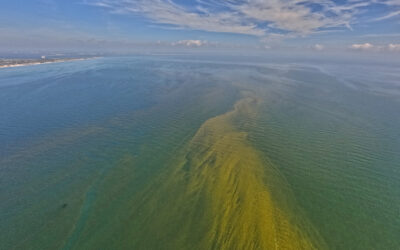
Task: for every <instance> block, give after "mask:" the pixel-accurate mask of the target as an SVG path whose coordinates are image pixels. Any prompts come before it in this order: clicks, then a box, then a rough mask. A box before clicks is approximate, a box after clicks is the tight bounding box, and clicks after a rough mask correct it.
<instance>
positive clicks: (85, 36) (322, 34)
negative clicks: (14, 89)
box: [0, 0, 400, 52]
mask: <svg viewBox="0 0 400 250" xmlns="http://www.w3.org/2000/svg"><path fill="white" fill-rule="evenodd" d="M0 47H1V49H3V50H7V49H8V50H18V49H63V48H65V49H74V48H82V49H85V48H93V49H102V48H107V49H113V48H114V49H132V48H144V47H146V48H157V47H171V48H199V47H208V48H243V49H248V48H251V49H265V50H268V49H288V48H290V49H298V50H304V49H311V50H316V51H322V50H349V49H351V50H358V51H369V52H400V0H362V1H361V0H69V1H65V0H13V1H9V0H0Z"/></svg>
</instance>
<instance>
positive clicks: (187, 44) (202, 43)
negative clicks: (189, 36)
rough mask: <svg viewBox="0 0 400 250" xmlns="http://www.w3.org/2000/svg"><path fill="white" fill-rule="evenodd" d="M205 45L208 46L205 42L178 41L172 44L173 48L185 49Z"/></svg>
mask: <svg viewBox="0 0 400 250" xmlns="http://www.w3.org/2000/svg"><path fill="white" fill-rule="evenodd" d="M207 44H208V42H207V41H202V40H180V41H177V42H174V43H172V45H173V46H177V45H181V46H186V47H201V46H204V45H207Z"/></svg>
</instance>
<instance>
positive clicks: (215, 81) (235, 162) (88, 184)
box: [0, 57, 400, 249]
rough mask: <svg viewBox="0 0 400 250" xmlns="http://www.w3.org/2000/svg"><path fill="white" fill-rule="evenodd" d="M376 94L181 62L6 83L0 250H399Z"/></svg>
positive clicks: (395, 198)
mask: <svg viewBox="0 0 400 250" xmlns="http://www.w3.org/2000/svg"><path fill="white" fill-rule="evenodd" d="M367 69H370V68H367ZM359 70H360V69H359ZM362 70H366V69H364V68H363V69H362ZM335 72H336V71H335ZM399 79H400V78H399ZM382 82H383V83H385V85H384V86H385V88H384V87H382V85H383V83H380V82H376V83H375V84H376V85H377V86H378V87H375V85H374V84H373V83H369V84H368V85H366V84H364V83H363V82H362V80H361V79H358V81H356V80H353V79H352V84H351V85H350V84H348V82H346V81H344V80H339V76H338V77H336V76H335V75H334V74H331V75H328V74H327V73H322V72H321V71H320V70H318V69H317V68H315V67H311V66H307V67H303V66H299V65H297V66H296V65H290V64H282V63H281V64H276V65H273V64H267V63H264V64H263V63H260V62H257V64H256V63H253V62H251V61H250V62H243V63H242V64H238V63H235V64H233V63H231V62H229V63H228V62H227V61H223V60H219V61H216V60H215V58H206V60H200V61H194V60H189V59H188V58H186V57H183V58H181V57H131V58H104V59H98V60H93V61H84V62H72V63H65V64H58V65H41V66H36V68H35V67H22V68H13V69H6V70H3V71H0V90H1V91H0V114H1V118H0V129H1V133H0V141H1V143H0V144H1V145H0V152H1V154H0V157H1V158H0V165H1V175H0V181H1V182H0V199H1V201H2V202H1V204H0V221H1V223H0V249H273V248H276V249H311V248H314V249H399V248H400V240H399V237H398V235H400V198H399V197H400V184H399V183H400V172H399V167H400V156H399V154H398V152H400V141H399V138H400V116H399V111H398V110H400V102H399V101H398V100H400V98H399V96H398V95H397V94H396V93H395V92H393V91H389V90H390V89H391V88H394V89H395V88H396V86H393V84H390V83H391V82H389V81H386V80H385V78H382ZM383 90H385V91H383Z"/></svg>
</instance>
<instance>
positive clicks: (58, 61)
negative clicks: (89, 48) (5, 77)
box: [0, 57, 100, 69]
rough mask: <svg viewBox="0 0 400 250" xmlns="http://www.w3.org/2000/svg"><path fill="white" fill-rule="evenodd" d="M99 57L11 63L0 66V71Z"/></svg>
mask: <svg viewBox="0 0 400 250" xmlns="http://www.w3.org/2000/svg"><path fill="white" fill-rule="evenodd" d="M97 58H100V57H88V58H68V59H51V60H49V61H32V62H26V63H14V64H13V63H11V64H5V65H0V69H2V68H15V67H23V66H32V65H40V64H50V63H62V62H71V61H84V60H90V59H97Z"/></svg>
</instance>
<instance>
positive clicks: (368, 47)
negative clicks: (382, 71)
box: [350, 43, 400, 52]
mask: <svg viewBox="0 0 400 250" xmlns="http://www.w3.org/2000/svg"><path fill="white" fill-rule="evenodd" d="M350 48H351V49H354V50H360V51H375V52H400V44H395V43H390V44H387V45H384V44H380V45H373V44H371V43H362V44H353V45H351V46H350Z"/></svg>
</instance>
